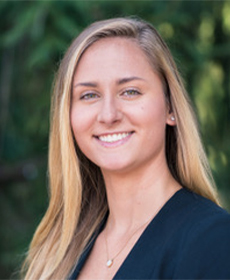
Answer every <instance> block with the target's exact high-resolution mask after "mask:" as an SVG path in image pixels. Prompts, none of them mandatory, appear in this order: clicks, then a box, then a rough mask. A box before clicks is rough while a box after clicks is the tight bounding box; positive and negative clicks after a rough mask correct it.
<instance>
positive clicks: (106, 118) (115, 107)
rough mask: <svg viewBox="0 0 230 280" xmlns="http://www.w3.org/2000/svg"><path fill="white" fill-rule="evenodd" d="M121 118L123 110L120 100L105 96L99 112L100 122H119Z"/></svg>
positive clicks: (108, 123)
mask: <svg viewBox="0 0 230 280" xmlns="http://www.w3.org/2000/svg"><path fill="white" fill-rule="evenodd" d="M121 118H122V112H121V110H120V108H119V104H118V100H116V98H112V97H108V98H104V99H103V101H102V102H101V107H100V111H99V113H98V117H97V120H98V122H100V123H104V124H107V125H111V124H114V123H116V122H119V121H120V120H121Z"/></svg>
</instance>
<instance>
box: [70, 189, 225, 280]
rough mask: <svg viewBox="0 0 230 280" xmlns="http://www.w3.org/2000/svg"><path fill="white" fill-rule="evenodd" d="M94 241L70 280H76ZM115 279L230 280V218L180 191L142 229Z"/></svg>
mask: <svg viewBox="0 0 230 280" xmlns="http://www.w3.org/2000/svg"><path fill="white" fill-rule="evenodd" d="M96 237H97V236H96ZM96 237H95V238H94V240H93V241H92V242H91V244H90V246H88V247H87V249H86V250H85V252H84V253H83V255H82V256H81V258H80V260H79V262H78V264H77V266H76V268H75V269H74V272H73V274H72V275H71V277H70V278H69V279H71V280H73V279H76V278H77V277H78V275H79V273H80V271H81V268H82V267H83V265H84V263H85V261H86V259H87V257H88V256H89V254H90V251H91V249H92V247H93V245H94V241H95V239H96ZM113 279H230V215H229V214H228V213H227V212H226V211H225V210H223V209H222V208H220V207H218V206H217V205H216V204H215V203H213V202H211V201H210V200H208V199H206V198H203V197H201V196H199V195H197V194H194V193H192V192H190V191H188V190H186V189H181V190H179V191H178V192H176V193H175V194H174V195H173V197H172V198H170V199H169V201H168V202H167V203H166V204H165V205H164V206H163V207H162V209H161V210H160V211H159V213H158V214H157V215H156V216H155V217H154V218H153V220H152V221H151V222H150V224H149V225H148V226H147V228H146V229H145V230H144V232H143V233H142V235H141V236H140V238H139V239H138V241H137V242H136V244H135V245H134V247H133V249H132V250H131V252H130V253H129V254H128V256H127V258H126V259H125V260H124V262H123V264H122V265H121V266H120V268H119V269H118V271H117V273H116V274H115V276H114V278H113Z"/></svg>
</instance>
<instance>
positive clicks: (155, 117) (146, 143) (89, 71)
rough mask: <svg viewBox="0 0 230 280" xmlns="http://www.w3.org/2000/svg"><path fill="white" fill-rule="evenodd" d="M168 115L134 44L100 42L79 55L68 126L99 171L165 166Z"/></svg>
mask: <svg viewBox="0 0 230 280" xmlns="http://www.w3.org/2000/svg"><path fill="white" fill-rule="evenodd" d="M170 116H171V115H170V113H169V108H168V106H167V105H166V101H165V97H164V92H163V86H162V83H161V80H160V78H159V77H158V76H157V75H156V74H155V73H154V72H153V70H152V68H151V66H150V64H149V62H148V59H147V57H146V56H145V54H144V53H143V51H142V50H141V49H140V48H139V47H138V46H137V44H136V43H135V42H134V41H132V40H130V39H124V38H106V39H101V40H99V41H97V42H96V43H94V44H93V45H92V46H91V47H89V49H87V50H86V52H85V53H84V54H83V56H82V58H81V60H80V62H79V64H78V66H77V68H76V72H75V75H74V80H73V92H72V107H71V125H72V129H73V132H74V136H75V139H76V142H77V144H78V146H79V148H80V149H81V151H82V152H83V153H84V154H85V155H86V157H88V158H89V159H90V160H91V161H92V162H94V163H95V164H96V165H98V166H99V167H100V168H101V170H102V172H129V171H135V170H137V169H138V168H143V167H145V166H146V165H149V164H152V165H154V164H155V165H156V164H159V163H161V162H162V160H163V161H165V127H166V124H169V125H174V122H173V121H172V120H171V119H170Z"/></svg>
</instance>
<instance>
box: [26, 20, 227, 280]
mask: <svg viewBox="0 0 230 280" xmlns="http://www.w3.org/2000/svg"><path fill="white" fill-rule="evenodd" d="M51 112H52V116H51V134H50V150H49V179H50V204H49V208H48V210H47V213H46V215H45V217H44V218H43V220H42V222H41V224H40V226H39V227H38V229H37V231H36V233H35V236H34V238H33V241H32V243H31V247H30V250H29V254H28V258H27V261H26V265H25V267H26V270H27V273H26V277H25V279H66V278H70V279H112V278H114V279H192V278H193V279H197V278H199V279H221V278H230V268H229V263H230V257H229V253H228V251H229V249H230V237H229V236H230V217H229V215H228V214H227V213H226V212H225V211H224V210H223V209H221V208H220V207H219V206H217V204H218V199H217V195H216V192H215V190H214V187H213V185H214V184H213V181H212V177H211V173H210V169H209V167H208V163H207V159H206V156H205V153H204V150H203V148H202V145H201V141H200V137H199V133H198V129H197V125H196V121H195V118H194V115H193V111H192V108H191V106H190V102H189V98H188V96H187V94H186V91H185V89H184V87H183V83H182V81H181V78H180V76H179V74H178V71H177V68H176V66H175V63H174V61H173V59H172V56H171V54H170V52H169V50H168V48H167V46H166V45H165V43H164V42H163V40H162V39H161V37H160V36H159V35H158V33H157V31H156V30H155V29H154V28H153V27H152V26H151V25H150V24H148V23H146V22H144V21H141V20H136V19H130V18H117V19H111V20H105V21H100V22H96V23H94V24H92V25H91V26H89V27H88V28H87V29H86V30H84V31H83V32H82V33H81V34H80V35H79V36H78V37H77V38H76V40H75V41H74V42H73V43H72V45H71V46H70V48H69V50H68V51H67V53H66V55H65V57H64V59H63V61H62V63H61V65H60V69H59V72H58V75H57V78H56V84H55V88H54V94H53V102H52V110H51Z"/></svg>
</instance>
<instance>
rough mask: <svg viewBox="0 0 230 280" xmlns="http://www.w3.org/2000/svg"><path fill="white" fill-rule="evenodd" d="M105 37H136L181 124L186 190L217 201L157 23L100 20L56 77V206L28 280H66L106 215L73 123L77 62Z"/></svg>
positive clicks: (175, 161)
mask: <svg viewBox="0 0 230 280" xmlns="http://www.w3.org/2000/svg"><path fill="white" fill-rule="evenodd" d="M107 37H124V38H131V39H132V40H135V41H136V42H137V44H138V45H139V47H140V48H141V49H142V50H143V51H144V53H145V54H146V55H147V57H148V58H149V61H150V63H151V65H152V67H153V69H154V71H155V72H156V73H157V74H158V75H159V77H160V78H161V80H162V83H163V85H164V91H165V96H166V100H167V102H168V103H169V106H170V108H171V110H172V111H173V112H174V115H175V118H176V122H177V126H176V127H170V126H168V127H167V129H166V157H167V162H168V166H169V169H170V171H171V173H172V175H173V176H174V177H175V179H176V180H177V181H178V182H179V183H180V184H181V185H183V186H184V187H186V188H188V189H190V190H192V191H194V192H196V193H198V194H200V195H202V196H204V197H207V198H209V199H211V200H212V201H214V202H216V203H218V201H217V196H216V193H215V190H214V189H215V188H214V183H213V180H212V176H211V172H210V168H209V165H208V161H207V158H206V155H205V152H204V149H203V147H202V143H201V140H200V136H199V132H198V128H197V123H196V119H195V117H194V114H193V110H192V107H191V105H190V101H189V98H188V95H187V93H186V91H185V89H184V86H183V82H182V80H181V77H180V75H179V73H178V70H177V67H176V65H175V63H174V61H173V58H172V56H171V54H170V51H169V50H168V48H167V46H166V44H165V43H164V41H163V40H162V39H161V37H160V36H159V34H158V33H157V31H156V30H155V29H154V27H152V25H150V24H149V23H146V22H144V21H142V20H139V19H133V18H116V19H110V20H104V21H99V22H96V23H94V24H92V25H90V26H89V27H88V28H87V29H85V30H84V31H83V32H82V33H81V34H80V35H79V36H78V37H77V38H76V39H75V40H74V41H73V43H72V44H71V46H70V48H69V49H68V51H67V53H66V55H65V56H64V58H63V60H62V62H61V65H60V68H59V71H58V74H57V77H56V83H55V86H54V92H53V99H52V107H51V131H50V146H49V186H50V203H49V207H48V210H47V212H46V214H45V216H44V218H43V220H42V221H41V223H40V225H39V227H38V229H37V231H36V233H35V235H34V237H33V240H32V243H31V246H30V250H29V253H28V257H27V259H26V262H25V265H24V270H25V271H26V276H25V279H64V278H67V277H68V275H69V274H70V273H71V271H72V269H73V267H74V265H75V264H76V262H77V261H78V260H79V257H80V256H81V254H82V252H83V250H84V248H85V246H86V245H87V244H88V243H89V241H90V239H91V238H92V235H93V233H94V232H95V231H96V230H97V228H98V227H99V225H100V223H101V222H102V220H103V218H104V217H105V215H106V213H107V211H108V205H107V200H106V193H105V186H104V181H103V177H102V174H101V171H100V169H99V167H97V166H96V165H95V164H93V163H92V162H91V161H89V160H88V159H87V158H86V157H85V156H84V155H83V154H82V153H81V151H80V150H79V148H78V147H77V145H76V143H75V141H74V137H73V134H72V130H71V125H70V108H71V91H72V80H73V75H74V72H75V69H76V65H77V63H78V61H79V60H80V58H81V56H82V54H83V53H84V51H85V50H86V49H87V48H88V47H90V45H92V44H93V43H94V42H96V41H98V40H101V39H103V38H107Z"/></svg>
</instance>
